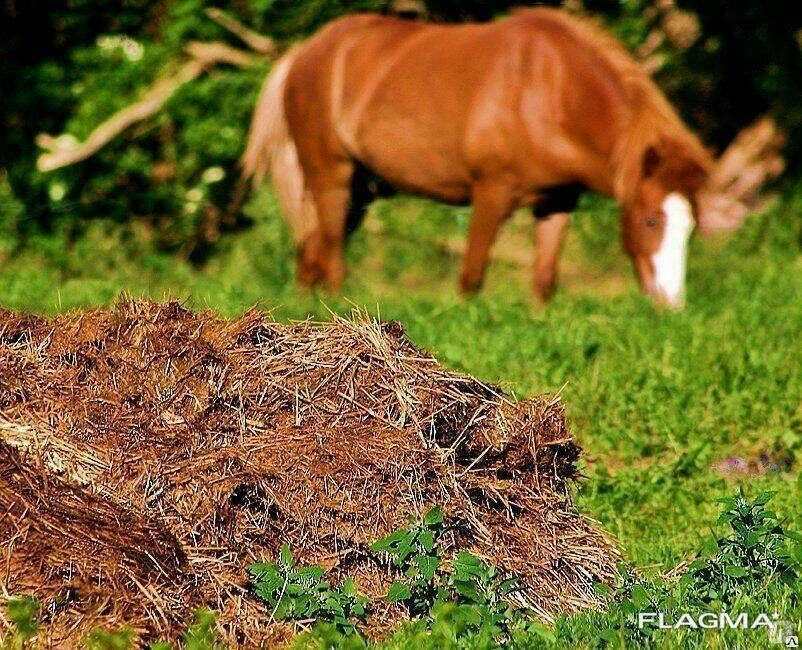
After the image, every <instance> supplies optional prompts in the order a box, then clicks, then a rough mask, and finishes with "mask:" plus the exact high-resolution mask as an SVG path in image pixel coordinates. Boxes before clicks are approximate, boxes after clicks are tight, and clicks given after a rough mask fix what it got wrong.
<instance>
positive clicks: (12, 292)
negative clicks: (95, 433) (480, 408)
mask: <svg viewBox="0 0 802 650" xmlns="http://www.w3.org/2000/svg"><path fill="white" fill-rule="evenodd" d="M246 213H247V214H248V215H249V217H250V218H251V219H252V222H253V223H252V225H251V227H250V228H247V229H245V230H242V231H240V232H237V233H235V234H231V235H228V236H226V237H225V238H224V239H222V240H221V241H220V242H219V243H218V245H217V247H216V250H215V251H214V253H213V254H212V256H211V258H210V259H209V260H208V262H207V264H206V265H205V266H203V267H201V268H198V267H195V266H193V265H191V264H190V263H189V262H186V261H182V260H180V259H177V258H176V257H173V256H168V255H161V254H158V253H153V252H147V251H148V248H147V246H146V245H144V244H143V243H142V241H141V239H140V238H141V237H143V234H142V233H141V232H138V231H137V230H136V229H135V228H134V227H133V226H132V227H127V228H119V227H111V228H107V227H106V226H104V225H103V222H97V224H96V225H93V226H90V228H89V230H88V232H87V233H86V234H85V236H83V237H81V238H80V239H78V240H76V241H75V242H72V243H71V244H70V245H67V246H65V245H63V244H64V241H63V240H60V239H59V238H58V236H56V235H53V236H50V237H44V236H43V237H42V238H40V239H39V240H38V241H36V242H34V245H33V246H31V247H29V248H28V249H27V250H25V251H24V252H22V253H21V254H20V255H18V256H16V257H14V258H13V259H8V260H6V261H5V262H4V263H3V265H2V267H0V304H2V305H3V306H4V307H6V308H9V309H15V310H25V311H33V312H37V313H43V314H52V313H55V312H61V311H66V310H71V309H78V308H84V307H88V306H92V305H98V304H107V303H110V302H111V301H113V300H114V299H115V298H116V297H117V296H119V295H120V294H121V293H127V294H130V295H132V296H134V297H137V296H149V297H152V298H154V299H162V298H165V297H174V298H179V299H181V300H183V301H185V303H186V304H187V305H189V306H192V307H197V308H201V307H208V308H211V309H213V310H214V311H216V312H218V313H220V314H222V315H225V316H233V315H237V314H240V313H242V312H243V311H244V310H246V309H247V308H249V307H251V306H254V305H255V306H257V307H260V308H263V309H267V310H270V311H272V312H273V314H274V315H275V316H276V318H278V319H279V320H280V321H290V320H293V319H301V318H304V317H306V316H307V315H310V314H312V315H315V316H318V317H321V318H326V317H327V316H328V312H329V311H333V312H335V313H346V312H348V311H350V310H351V308H352V306H353V305H354V304H356V305H359V306H363V307H365V308H366V309H367V310H368V311H370V312H371V313H374V314H378V315H380V317H381V318H382V319H383V320H390V319H396V320H399V321H401V322H403V323H404V325H405V327H406V329H407V332H408V334H409V336H410V338H411V339H412V341H413V342H414V343H415V344H416V345H418V346H419V347H422V348H424V349H426V350H429V351H431V352H432V353H433V354H434V355H435V356H436V357H437V358H438V359H439V360H440V362H442V363H443V364H444V365H446V366H447V367H449V368H452V369H455V370H458V371H462V372H466V373H470V374H472V375H475V376H476V377H478V378H479V379H481V380H483V381H487V382H493V383H499V384H501V385H502V386H504V387H505V388H507V389H508V390H510V391H512V392H513V393H515V394H516V395H517V396H519V397H525V396H533V395H537V394H541V393H551V394H555V393H559V394H560V396H561V398H562V400H563V403H564V405H565V407H566V409H567V413H568V417H569V425H570V427H571V429H572V431H573V433H574V435H575V437H576V439H577V441H578V442H579V444H580V445H581V446H582V448H583V450H584V453H583V457H582V461H581V463H582V470H583V473H584V474H585V476H586V478H585V479H584V480H583V481H582V482H581V485H580V488H579V490H578V493H577V495H576V501H577V505H578V508H579V510H580V512H582V513H583V514H585V515H587V516H589V517H591V518H593V519H595V520H597V521H598V522H599V523H600V525H601V526H602V527H603V528H604V529H605V530H607V531H608V532H609V533H611V534H612V535H613V537H614V538H615V539H616V540H617V541H618V543H619V545H620V548H621V550H622V553H623V555H624V558H625V560H626V562H627V563H629V564H631V565H632V566H633V567H635V568H636V569H637V570H638V571H641V572H643V573H644V574H645V575H647V576H657V575H659V574H664V573H669V572H671V571H673V570H674V569H675V567H677V566H678V565H682V564H683V563H685V562H687V561H688V560H689V559H691V558H692V557H693V556H694V554H695V553H696V552H697V551H698V550H699V549H700V547H702V546H703V544H704V542H705V540H707V539H709V538H710V536H711V528H714V529H715V530H717V531H718V532H719V533H720V532H721V526H719V527H718V528H715V523H716V518H717V516H718V513H719V511H720V508H721V506H720V504H718V503H717V499H720V498H722V497H727V496H731V495H732V494H733V493H735V492H736V490H737V489H738V487H739V486H741V487H743V489H744V491H745V493H746V495H747V497H751V498H753V497H755V496H756V495H758V494H759V493H760V492H762V491H764V490H771V491H774V492H776V495H775V496H774V498H773V499H772V501H771V509H772V510H774V511H776V513H777V514H778V516H779V517H780V518H782V519H785V520H786V521H787V523H788V525H789V527H790V528H792V529H794V530H797V531H800V530H802V509H800V508H799V503H800V502H801V501H802V478H800V473H799V463H800V455H802V399H801V398H802V283H800V274H802V219H801V218H800V214H802V193H801V192H799V191H793V189H790V190H787V191H786V192H785V193H784V195H783V196H782V197H781V199H780V200H779V201H778V202H776V203H775V204H774V205H773V206H772V208H771V209H770V210H769V211H768V212H767V213H766V214H765V215H762V216H757V217H753V218H750V219H749V220H748V221H747V222H746V224H745V226H744V227H743V228H742V229H741V230H740V231H738V232H737V233H735V234H734V235H732V236H730V237H720V238H718V239H716V240H707V241H702V240H699V239H698V238H695V239H694V240H693V242H692V245H691V250H690V255H689V266H688V304H687V307H686V308H685V310H684V311H679V312H674V311H662V312H661V311H658V310H656V309H655V307H654V305H653V304H652V303H651V302H650V301H649V300H648V299H646V298H644V297H642V296H641V295H640V294H639V292H638V290H637V287H636V282H635V280H634V278H633V277H632V273H631V267H630V265H629V261H628V260H627V259H625V256H624V254H623V253H622V251H621V248H620V245H619V241H618V228H619V226H618V218H617V211H616V209H615V207H614V206H613V205H612V204H611V203H609V202H607V201H606V200H602V199H598V198H595V197H585V199H583V201H582V203H581V205H580V208H579V210H578V211H577V213H576V214H575V215H574V217H573V224H572V227H571V231H570V235H569V239H568V242H567V246H566V251H565V255H564V265H563V268H562V284H561V288H560V289H559V290H558V293H557V294H556V296H555V298H554V300H553V301H552V302H551V303H550V304H549V305H548V306H545V307H544V306H541V305H539V304H537V303H536V302H535V300H534V298H533V297H532V295H531V288H530V284H531V269H530V264H529V263H528V262H527V261H526V260H527V259H529V258H531V254H532V247H531V243H530V239H531V222H530V219H529V217H527V216H525V215H517V216H516V217H514V219H513V220H512V222H511V223H509V224H507V225H506V227H505V228H504V231H503V233H502V236H501V239H500V241H499V242H498V244H497V246H496V249H495V251H496V252H495V255H494V257H492V258H491V264H490V268H489V272H488V280H487V284H486V286H485V289H484V290H483V292H481V293H480V294H479V295H478V296H476V297H473V298H470V299H464V298H462V297H461V296H459V294H458V293H457V290H456V283H455V280H456V276H457V273H458V266H459V256H458V254H457V248H458V247H459V245H461V242H463V241H464V233H465V229H466V227H467V218H468V212H467V210H465V209H461V208H448V207H444V206H442V205H439V204H435V203H431V202H427V201H423V200H419V199H411V198H406V197H399V198H395V199H391V200H383V201H379V202H377V203H375V204H374V205H373V206H372V208H371V210H370V213H369V216H368V218H367V220H366V223H365V224H364V227H363V228H361V229H360V230H358V231H357V232H356V233H355V234H354V235H353V236H352V238H351V240H350V242H349V244H348V247H347V252H346V260H347V264H348V268H349V273H348V276H347V279H346V283H345V287H344V290H343V296H334V295H327V294H326V293H323V292H321V293H317V292H309V291H304V290H300V289H297V288H296V287H295V284H294V281H293V278H294V268H293V267H294V264H293V262H292V260H293V254H292V246H291V243H290V241H289V236H288V233H287V231H286V227H285V225H284V223H283V222H282V220H281V218H280V215H279V213H278V209H277V206H276V203H275V200H274V198H273V196H272V195H271V194H270V193H269V192H267V191H265V192H261V193H259V194H258V195H257V196H256V197H255V198H254V199H253V200H252V201H251V202H250V204H249V205H248V206H247V209H246ZM794 594H795V596H794ZM799 596H800V585H799V584H797V585H796V586H795V587H791V588H788V589H786V590H785V591H779V592H771V595H769V596H766V595H761V594H760V593H755V594H741V595H739V596H738V600H737V601H736V604H737V605H739V606H740V607H741V608H742V609H743V610H744V611H746V610H749V611H768V612H769V613H771V612H774V611H777V612H779V615H780V617H781V618H783V619H786V620H789V621H800V620H802V603H801V601H800V598H799ZM735 609H736V610H737V609H738V608H737V607H736V608H735ZM605 620H606V619H605V614H603V613H602V614H589V615H578V616H575V617H573V618H571V619H567V620H561V621H559V622H558V624H557V627H556V635H557V642H558V644H559V645H561V646H563V647H577V646H593V645H595V644H597V643H602V641H601V640H600V639H601V637H600V634H601V631H602V630H604V629H605V625H608V623H605ZM416 634H417V633H416V631H415V630H414V629H410V630H408V631H406V632H398V633H396V635H395V636H392V637H391V638H390V640H389V641H387V642H386V645H387V646H388V647H393V648H395V647H419V646H420V645H421V644H422V643H423V641H422V639H421V637H419V636H416ZM656 634H657V635H658V636H657V637H656V638H655V641H656V643H657V645H658V646H661V647H695V646H698V647H716V646H718V647H724V646H725V645H726V647H762V646H763V645H764V643H765V636H760V635H764V634H765V633H764V632H763V631H761V630H757V631H752V632H741V631H736V632H732V631H730V632H727V633H724V634H720V633H718V632H706V633H705V632H701V631H696V632H688V631H685V632H676V631H666V632H664V633H663V632H657V633H656ZM545 638H547V637H542V636H538V635H536V634H535V635H530V636H529V637H526V638H524V639H522V640H520V643H521V644H522V645H523V646H527V645H532V646H538V645H542V644H543V643H545V640H544V639H545ZM430 642H431V643H434V641H431V640H430ZM608 642H609V638H608ZM435 645H436V644H435Z"/></svg>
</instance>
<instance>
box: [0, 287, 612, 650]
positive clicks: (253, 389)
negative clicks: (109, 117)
mask: <svg viewBox="0 0 802 650" xmlns="http://www.w3.org/2000/svg"><path fill="white" fill-rule="evenodd" d="M578 454H579V450H578V448H577V446H576V445H575V444H574V443H573V442H572V440H571V436H570V434H569V433H568V432H567V431H566V426H565V420H564V417H563V412H562V410H561V407H560V405H559V404H558V402H557V400H547V399H541V398H537V399H532V400H529V401H525V402H519V403H515V402H513V401H511V399H510V398H508V397H505V395H504V394H503V393H502V392H501V391H500V390H498V389H496V388H493V387H490V386H486V385H483V384H482V383H480V382H478V381H476V380H475V379H472V378H470V377H465V376H461V375H458V374H454V373H452V372H448V371H446V370H444V369H443V368H442V367H441V366H440V365H439V364H438V363H437V362H436V361H435V360H434V359H433V358H432V357H431V356H429V355H428V354H426V353H424V352H421V351H420V350H418V349H417V348H415V347H414V346H413V345H412V344H411V343H410V342H409V341H408V340H407V338H406V337H405V334H404V330H403V328H402V327H401V326H400V325H399V324H397V323H393V322H391V323H384V324H382V323H379V322H377V321H375V320H371V319H368V318H367V317H365V316H364V315H361V316H359V317H355V318H351V319H341V318H336V317H335V318H334V319H333V320H332V321H331V322H328V323H312V322H302V323H297V324H292V325H284V324H278V323H275V322H272V320H271V319H270V317H269V316H266V315H265V314H263V313H260V312H257V311H251V312H248V313H246V314H244V315H242V316H241V317H239V318H236V319H234V320H224V319H222V318H219V317H217V316H215V315H213V314H211V313H205V312H204V313H194V312H192V311H189V310H187V309H184V308H183V307H182V306H181V305H180V304H178V303H176V302H169V303H163V304H159V303H153V302H147V301H123V302H120V303H119V304H117V305H116V306H115V308H114V309H98V310H93V311H88V312H83V313H75V314H71V315H64V316H59V317H56V318H54V319H52V320H45V319H41V318H37V317H31V316H17V315H14V314H12V313H9V312H3V313H0V540H2V542H3V545H2V550H3V555H2V556H0V593H4V594H6V595H8V594H11V595H22V594H25V595H31V596H35V597H36V598H37V599H39V601H40V603H41V604H42V607H41V608H40V617H41V618H42V621H41V622H42V623H43V625H44V627H43V632H42V633H40V641H41V640H44V642H45V643H48V644H50V645H54V646H59V647H66V646H74V645H78V644H79V643H80V640H81V639H83V638H84V637H85V636H86V635H87V634H88V632H89V631H90V630H92V629H93V628H95V627H102V628H105V629H115V628H118V627H120V626H122V625H127V626H129V627H130V628H133V629H134V630H135V631H136V632H137V633H138V634H139V635H140V639H144V640H148V639H158V638H176V637H177V636H178V635H180V634H181V632H182V631H183V630H184V629H185V627H186V625H187V623H188V622H189V621H191V619H192V613H193V611H194V610H195V609H197V608H198V607H210V608H212V609H214V610H216V611H218V612H219V618H218V628H219V630H220V632H221V634H222V635H223V637H224V638H225V639H226V640H227V641H228V642H230V643H232V644H236V645H239V646H255V645H258V644H260V643H266V642H269V643H275V642H278V639H279V638H281V637H282V635H283V638H284V639H286V638H288V635H289V634H290V632H291V630H289V629H288V625H287V624H280V623H276V622H274V621H273V620H272V618H271V612H270V611H268V608H267V607H266V606H265V605H263V604H261V603H260V602H259V601H258V600H257V599H255V598H254V597H253V595H252V593H251V591H250V590H249V586H248V578H247V566H248V565H249V564H250V563H252V562H253V561H259V560H264V559H275V558H276V556H277V554H278V550H279V548H280V546H281V545H282V544H283V543H287V544H289V546H290V547H291V548H292V550H293V551H294V553H295V554H296V556H297V557H299V559H300V560H301V561H302V562H304V563H317V564H321V565H323V566H325V567H327V568H329V569H331V570H332V572H333V573H332V576H333V579H334V580H335V581H336V580H337V579H338V577H341V576H344V575H350V576H352V577H354V578H355V579H356V581H357V583H358V585H359V587H360V590H361V591H362V592H363V593H365V594H366V595H369V596H371V597H374V598H377V599H379V603H380V604H379V605H378V606H377V609H376V611H375V613H374V614H373V616H372V617H371V618H370V619H369V621H368V633H371V634H377V633H379V632H380V631H382V630H385V629H386V628H387V626H388V625H390V624H392V623H394V622H396V621H397V620H398V619H399V618H401V617H403V611H402V608H400V607H399V606H395V607H391V606H389V605H381V603H382V602H383V601H381V597H382V595H383V594H386V592H387V588H388V586H389V585H390V584H391V583H392V581H393V580H394V578H395V577H396V575H395V574H394V572H393V569H392V567H391V566H390V564H389V562H385V561H384V560H382V559H381V558H380V559H378V560H377V558H376V556H375V554H373V553H369V552H368V547H369V546H370V544H371V543H372V542H374V541H375V540H377V539H379V538H381V537H383V536H385V535H387V534H389V533H390V532H392V531H393V530H395V529H397V528H399V527H403V526H405V525H407V524H408V516H409V515H413V516H415V515H417V516H420V514H421V513H422V512H424V511H425V510H427V509H428V508H430V507H432V506H434V505H440V506H442V508H443V510H444V512H445V514H446V516H447V522H448V523H449V524H451V525H453V528H452V529H451V532H450V533H449V535H448V538H447V553H446V557H448V556H449V554H450V553H452V552H453V551H454V550H455V549H465V550H470V551H472V552H474V553H476V554H478V555H480V556H481V557H483V558H485V559H486V560H487V561H488V562H489V563H491V564H493V565H496V566H497V567H499V568H501V569H503V570H504V571H507V572H513V573H515V574H518V575H520V576H521V577H522V580H523V583H524V584H525V585H526V587H527V590H526V591H525V592H522V593H521V594H518V598H519V600H521V601H522V602H524V603H525V604H527V605H529V606H531V607H534V608H535V610H536V611H537V612H538V613H539V614H540V615H541V616H543V617H545V618H546V619H549V618H550V617H552V616H553V615H555V614H557V613H560V612H565V611H573V610H577V609H581V608H586V607H589V606H592V605H593V604H594V603H595V598H596V597H595V596H594V591H593V583H594V582H597V581H600V582H608V583H609V582H610V580H611V579H612V577H613V575H614V572H615V563H616V560H617V555H616V552H615V551H614V550H613V548H612V547H611V545H610V544H609V542H608V540H607V539H606V538H605V536H604V535H603V534H602V533H601V532H599V531H597V530H596V529H594V528H593V527H592V526H591V525H590V524H589V523H588V522H587V521H586V520H584V519H583V518H582V517H581V516H579V515H578V514H577V513H576V512H575V510H574V508H573V505H572V501H571V494H570V491H569V488H570V487H571V484H572V481H573V479H575V478H576V477H577V469H576V465H575V462H576V460H577V457H578Z"/></svg>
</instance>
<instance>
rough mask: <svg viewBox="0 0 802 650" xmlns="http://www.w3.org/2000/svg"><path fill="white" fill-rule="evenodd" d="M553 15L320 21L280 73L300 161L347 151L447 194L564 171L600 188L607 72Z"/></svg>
mask: <svg viewBox="0 0 802 650" xmlns="http://www.w3.org/2000/svg"><path fill="white" fill-rule="evenodd" d="M561 20H562V19H561V17H560V15H559V14H554V13H553V12H550V11H548V10H533V11H529V12H524V13H522V14H518V15H515V16H513V17H511V18H508V19H506V20H502V21H498V22H495V23H488V24H481V25H475V24H469V25H460V26H438V25H429V24H425V23H420V22H415V21H405V20H399V19H393V18H387V17H381V16H376V15H354V16H349V17H346V18H343V19H340V20H338V21H335V22H333V23H331V24H330V25H329V26H327V27H326V28H324V29H323V30H321V32H319V33H318V34H317V35H315V36H314V37H313V38H312V39H310V40H309V41H308V42H307V43H306V44H305V45H304V46H303V48H304V49H303V51H302V52H301V53H300V55H299V56H298V57H297V59H296V62H295V64H294V65H293V69H292V71H291V73H290V76H289V78H288V83H287V89H286V110H287V117H288V122H289V124H290V129H291V131H292V132H293V135H294V137H295V138H296V143H297V146H298V150H299V156H300V158H301V160H302V164H304V167H305V168H306V169H307V171H308V170H309V169H310V168H312V169H314V167H315V166H316V165H317V164H324V163H323V162H320V161H323V160H331V159H332V158H337V157H340V158H342V159H348V158H350V159H356V160H358V161H359V162H361V163H362V164H364V165H365V166H367V167H369V168H370V169H372V170H373V171H375V172H376V173H377V174H378V175H380V176H381V177H383V178H385V179H387V180H388V181H389V182H390V183H392V184H393V185H394V186H396V187H398V188H399V189H403V190H406V191H411V192H415V193H420V194H428V195H432V196H436V197H438V198H442V199H445V200H452V201H455V202H461V201H465V200H467V199H469V198H470V191H471V186H472V184H473V183H474V182H475V179H476V178H477V177H479V176H483V175H494V174H496V175H498V174H507V175H509V176H511V177H512V180H511V182H514V183H517V184H519V185H520V186H521V192H522V194H526V193H527V191H528V189H529V188H538V187H548V186H554V185H561V184H566V183H575V182H581V183H584V184H587V185H591V186H596V187H597V189H602V190H606V189H607V186H608V185H609V182H608V180H607V178H606V176H608V175H609V174H608V173H607V170H606V169H605V168H604V166H605V159H606V158H607V157H608V154H609V149H611V148H612V147H613V146H614V144H615V137H616V136H615V130H616V129H615V128H614V127H616V126H617V124H616V120H617V121H618V122H623V121H624V119H625V117H626V116H625V113H626V98H625V97H623V96H622V94H621V92H620V84H619V81H618V78H617V73H616V70H614V69H612V68H611V66H610V65H609V64H608V63H607V62H606V61H605V60H604V59H603V58H602V57H600V56H598V54H597V53H596V52H595V51H594V50H593V49H592V48H588V47H586V46H585V45H584V43H582V42H581V40H580V39H577V38H576V37H575V35H574V34H573V33H572V32H571V30H570V29H569V28H568V27H567V26H566V25H565V24H563V22H561ZM603 177H604V178H603Z"/></svg>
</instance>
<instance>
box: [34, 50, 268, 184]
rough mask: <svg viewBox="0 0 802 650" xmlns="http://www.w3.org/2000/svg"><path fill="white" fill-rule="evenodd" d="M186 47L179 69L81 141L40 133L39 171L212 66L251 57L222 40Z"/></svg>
mask: <svg viewBox="0 0 802 650" xmlns="http://www.w3.org/2000/svg"><path fill="white" fill-rule="evenodd" d="M185 50H186V52H187V53H188V54H189V55H190V57H191V60H190V61H188V62H186V63H185V64H184V65H183V66H181V68H179V70H178V72H176V73H174V74H172V75H170V76H168V77H165V78H164V79H160V80H159V81H157V82H156V83H155V84H154V85H153V86H151V87H150V89H148V91H147V92H146V93H145V94H144V96H143V97H142V98H141V99H140V100H139V101H138V102H136V103H134V104H132V105H130V106H127V107H126V108H124V109H122V110H120V111H118V112H117V113H115V114H114V115H112V116H111V117H110V118H109V119H107V120H106V121H105V122H103V123H102V124H100V125H99V126H98V127H96V128H95V129H94V130H93V131H92V133H90V134H89V137H87V139H86V140H85V141H84V142H79V141H78V140H76V139H75V138H74V137H72V136H69V135H62V136H59V137H54V136H52V135H49V134H47V133H41V134H39V135H38V136H37V138H36V144H37V145H39V147H41V148H42V149H45V153H43V154H41V155H40V156H39V158H38V159H37V161H36V166H37V167H38V169H39V171H42V172H48V171H52V170H54V169H59V168H60V167H66V166H68V165H72V164H75V163H77V162H80V161H81V160H85V159H87V158H89V157H90V156H92V155H93V154H95V153H97V151H98V150H100V149H101V148H102V147H104V146H105V145H106V144H108V143H109V142H110V141H111V140H113V139H114V138H115V137H117V136H118V135H119V134H120V133H122V132H123V131H124V130H125V129H127V128H128V127H129V126H131V125H132V124H135V123H136V122H140V121H142V120H144V119H146V118H148V117H150V116H151V115H153V114H155V113H156V112H157V111H158V110H159V109H160V108H161V107H162V106H163V105H164V103H165V102H166V101H167V100H168V99H169V98H170V97H171V96H172V95H173V93H175V91H176V90H178V89H179V88H180V87H181V86H183V85H184V84H186V83H187V82H189V81H192V80H193V79H195V78H197V77H199V76H200V75H201V74H203V72H205V71H206V70H208V69H209V68H211V67H212V66H214V65H216V64H218V63H225V64H228V65H233V66H237V67H245V66H247V65H250V64H251V63H252V62H253V57H252V56H251V55H250V54H248V53H247V52H243V51H241V50H237V49H235V48H233V47H229V46H228V45H225V44H224V43H198V42H192V43H189V44H188V45H187V46H186V48H185Z"/></svg>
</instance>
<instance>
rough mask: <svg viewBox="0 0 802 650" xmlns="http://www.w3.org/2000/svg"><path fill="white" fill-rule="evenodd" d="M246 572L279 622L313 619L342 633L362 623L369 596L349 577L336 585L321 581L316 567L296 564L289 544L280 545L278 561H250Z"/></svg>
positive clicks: (321, 575)
mask: <svg viewBox="0 0 802 650" xmlns="http://www.w3.org/2000/svg"><path fill="white" fill-rule="evenodd" d="M248 572H249V574H250V576H251V580H252V582H253V590H254V593H255V594H256V596H257V597H258V598H259V599H260V600H262V601H264V602H265V604H267V606H268V607H269V608H270V609H271V613H272V616H273V617H274V618H275V619H277V620H282V621H314V622H318V623H323V624H330V625H333V626H334V628H335V629H336V630H337V631H338V632H339V633H341V634H344V635H350V634H355V633H356V632H357V623H359V622H364V620H365V616H366V615H367V611H366V604H367V602H368V599H367V598H366V597H364V596H362V595H360V594H359V593H358V590H357V587H356V584H355V583H354V581H353V580H352V579H351V578H345V580H344V581H343V583H342V585H341V586H339V587H334V586H332V584H331V582H330V581H328V580H324V579H323V578H324V576H325V575H326V570H325V569H324V568H323V567H319V566H314V565H311V566H298V564H297V562H296V560H295V558H294V557H293V554H292V551H291V550H290V547H289V546H287V545H286V544H285V545H283V546H282V547H281V551H280V553H279V561H278V562H275V563H274V562H260V563H257V564H252V565H251V566H250V567H249V568H248Z"/></svg>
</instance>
